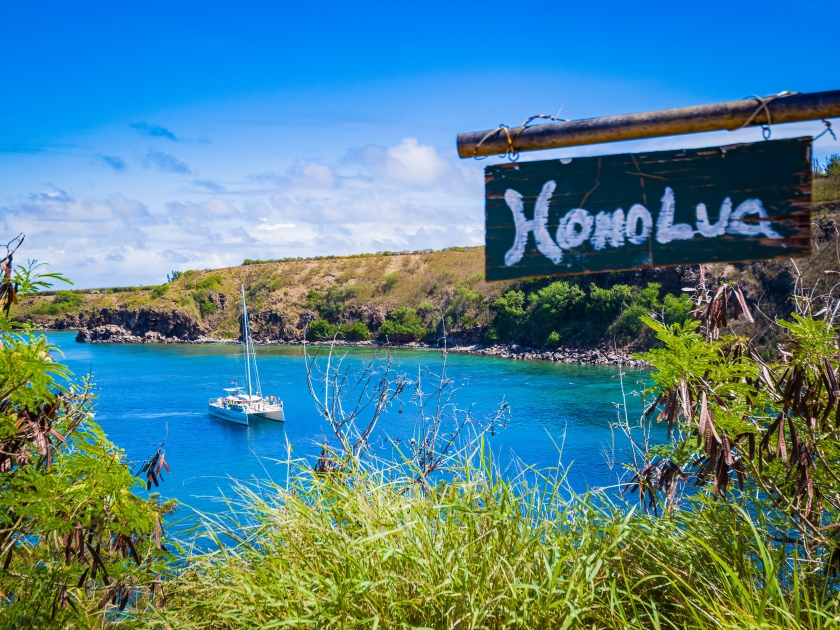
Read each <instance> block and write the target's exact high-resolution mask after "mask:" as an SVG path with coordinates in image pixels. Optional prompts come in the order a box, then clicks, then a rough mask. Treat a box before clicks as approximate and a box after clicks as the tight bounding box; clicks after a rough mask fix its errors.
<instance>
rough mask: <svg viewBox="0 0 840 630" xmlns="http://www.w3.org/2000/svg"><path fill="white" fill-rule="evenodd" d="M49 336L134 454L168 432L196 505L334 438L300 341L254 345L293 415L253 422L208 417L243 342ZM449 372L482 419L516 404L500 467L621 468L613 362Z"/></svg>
mask: <svg viewBox="0 0 840 630" xmlns="http://www.w3.org/2000/svg"><path fill="white" fill-rule="evenodd" d="M48 337H49V339H50V341H51V342H53V343H54V344H56V345H58V346H59V347H60V348H61V350H62V351H63V352H64V359H63V360H64V362H65V363H66V364H67V365H69V366H70V368H71V369H72V370H73V372H74V373H75V374H76V375H77V376H82V375H85V374H87V373H89V372H91V373H92V374H93V378H94V381H95V382H96V386H97V388H98V390H97V392H96V393H97V395H98V397H99V398H98V400H97V403H96V413H97V420H98V422H99V423H100V424H101V425H102V427H103V428H104V429H105V431H106V432H107V434H108V436H109V437H110V438H111V439H112V440H113V441H114V442H115V443H116V444H117V445H119V446H120V447H122V448H124V449H125V451H126V453H127V455H128V457H129V459H131V460H133V461H135V462H140V461H142V460H143V459H145V458H147V457H148V456H150V455H151V454H153V453H154V452H155V449H156V444H157V443H158V442H161V441H162V440H163V439H164V437H165V436H167V437H166V440H167V441H166V447H165V448H166V459H167V461H168V462H169V463H170V466H171V467H172V474H170V475H167V476H166V481H165V483H163V484H162V485H161V487H160V489H159V491H160V493H161V494H162V495H163V496H164V497H173V498H176V499H178V500H180V501H182V502H183V503H186V504H188V505H190V506H193V507H195V508H198V509H201V510H205V511H212V510H213V509H214V506H217V505H218V502H217V497H219V495H220V492H222V491H227V490H228V489H229V488H230V483H231V482H230V480H231V479H237V480H248V479H252V478H254V477H256V478H262V479H264V478H268V477H270V478H271V479H273V480H274V481H278V482H280V481H282V479H283V478H284V474H285V469H286V467H285V465H279V464H278V463H276V462H275V461H273V460H282V459H285V457H286V446H285V445H286V439H288V440H289V442H290V443H291V445H292V448H293V451H294V453H293V455H294V456H296V457H301V456H305V455H317V453H318V452H319V450H320V449H319V447H318V444H320V443H321V442H322V440H323V436H324V435H325V434H326V435H327V436H329V435H330V433H329V428H328V427H327V426H326V424H325V423H324V421H323V420H322V419H321V418H320V417H319V416H318V414H317V411H316V409H315V405H314V404H313V401H312V399H311V397H310V394H309V391H308V389H307V386H306V371H305V364H304V360H303V358H302V356H301V352H300V348H297V347H258V348H257V354H258V359H259V370H260V377H261V381H262V385H263V392H264V393H265V394H272V393H274V394H279V395H280V396H281V397H282V399H283V401H284V404H285V413H286V422H285V423H276V422H271V421H267V420H263V421H257V422H254V423H252V425H251V426H248V427H245V426H239V425H235V424H231V423H228V422H225V421H223V420H217V419H215V418H211V417H210V416H208V414H207V402H208V400H209V399H210V398H212V397H217V396H219V395H220V394H221V393H222V392H221V388H223V387H229V386H230V383H231V381H232V380H235V379H238V381H239V383H240V384H241V383H242V382H243V376H242V374H243V372H242V363H241V358H239V357H237V353H239V352H241V349H240V348H239V347H237V346H229V345H228V346H226V345H219V346H210V345H180V344H178V345H175V344H173V345H133V344H127V345H120V344H80V343H76V341H75V333H70V332H56V333H50V334H49V335H48ZM380 356H381V353H380ZM373 357H374V352H373V351H369V350H360V349H354V350H352V351H351V352H350V353H349V359H348V360H349V361H350V362H351V364H353V365H355V366H359V365H361V362H362V361H363V360H369V359H371V358H373ZM393 357H394V358H395V359H396V361H397V362H398V363H399V370H400V371H406V372H409V373H411V374H415V375H416V374H417V370H418V367H428V368H429V369H430V370H432V371H435V372H437V371H439V369H440V366H441V355H440V353H439V352H432V351H421V350H416V351H410V350H402V351H396V352H394V353H393ZM448 374H449V376H450V377H451V378H452V379H453V381H454V384H455V385H456V387H457V388H458V389H457V392H456V394H455V396H456V399H457V401H458V403H459V405H460V406H461V407H468V406H470V405H471V404H474V405H475V407H474V413H475V415H476V416H481V415H482V414H483V413H486V412H490V411H491V410H492V409H494V408H496V407H498V405H499V404H500V403H501V401H502V399H504V400H505V401H506V402H507V403H508V404H509V405H510V408H511V416H510V419H509V420H508V422H507V427H506V428H502V429H499V430H498V431H497V433H496V435H495V436H493V437H488V439H489V443H490V445H491V446H492V448H493V451H494V453H495V455H496V457H497V461H498V462H499V463H500V464H501V465H502V466H503V467H506V468H508V470H515V466H516V458H518V459H519V460H521V463H523V464H525V465H530V466H537V467H548V466H556V465H557V464H558V460H559V457H560V451H559V448H560V447H561V446H562V461H563V464H564V465H565V466H567V467H570V470H569V480H570V481H571V484H572V486H573V487H574V488H575V489H576V490H585V489H587V488H592V487H602V486H605V485H609V484H612V483H614V482H615V478H616V477H615V475H616V473H618V472H620V471H618V469H614V470H613V471H612V472H611V471H610V470H609V468H608V467H607V465H606V459H605V455H604V449H607V450H613V435H612V433H611V431H610V429H609V423H610V421H612V420H614V419H615V417H616V408H615V406H614V403H617V402H619V401H620V400H621V388H620V385H619V380H618V369H617V368H614V367H596V366H577V365H562V364H552V363H548V362H542V361H527V362H526V361H511V360H506V359H496V358H491V357H478V356H466V355H457V354H450V355H449V359H448ZM637 377H638V373H634V374H633V375H630V376H629V377H628V379H627V380H629V381H633V380H634V379H635V378H637ZM633 386H637V385H635V384H634V383H630V384H629V385H628V389H630V388H632V387H633ZM635 406H636V407H638V408H640V403H638V402H636V403H635ZM406 410H407V411H409V412H410V411H413V408H411V407H406ZM413 422H414V414H413V413H403V414H398V413H397V412H396V410H394V411H392V412H389V413H388V414H387V415H386V416H384V417H383V419H382V420H381V422H380V425H379V428H378V432H377V433H376V434H374V436H373V441H374V442H377V443H383V442H382V437H383V436H385V435H388V436H390V437H392V438H402V439H408V438H409V437H411V432H412V427H413ZM615 440H616V441H615V449H614V450H615V451H616V452H617V454H618V455H619V456H620V455H621V451H623V450H625V447H626V445H625V442H624V441H623V440H620V439H618V436H616V439H615ZM381 452H382V453H385V451H381Z"/></svg>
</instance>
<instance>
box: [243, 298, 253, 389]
mask: <svg viewBox="0 0 840 630" xmlns="http://www.w3.org/2000/svg"><path fill="white" fill-rule="evenodd" d="M241 287H242V339H243V341H244V342H245V371H246V372H247V374H248V403H249V404H250V402H251V349H250V343H249V341H250V337H251V334H250V330H251V327H250V326H249V325H248V307H247V306H245V285H244V284H243V285H241Z"/></svg>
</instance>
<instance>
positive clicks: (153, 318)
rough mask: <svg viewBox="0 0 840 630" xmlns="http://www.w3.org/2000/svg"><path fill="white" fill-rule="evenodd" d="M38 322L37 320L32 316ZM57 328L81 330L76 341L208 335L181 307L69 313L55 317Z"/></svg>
mask: <svg viewBox="0 0 840 630" xmlns="http://www.w3.org/2000/svg"><path fill="white" fill-rule="evenodd" d="M33 321H35V323H38V322H37V320H35V319H34V318H33ZM53 328H55V329H57V330H68V329H70V330H73V329H77V330H79V335H78V336H77V338H76V340H77V341H91V342H93V341H99V342H108V341H112V342H114V343H131V342H133V343H137V342H143V341H147V342H153V341H158V340H159V341H198V340H200V339H202V338H205V335H206V330H205V329H204V326H203V325H202V323H201V322H199V321H196V320H195V319H193V317H192V316H191V315H189V314H188V313H184V312H182V311H177V310H173V311H153V310H146V309H141V310H137V311H131V310H128V309H108V308H105V309H102V310H101V311H99V312H94V313H80V314H79V315H78V316H74V315H68V316H66V317H63V318H60V319H58V320H56V321H55V323H54V324H53Z"/></svg>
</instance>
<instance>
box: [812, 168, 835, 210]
mask: <svg viewBox="0 0 840 630" xmlns="http://www.w3.org/2000/svg"><path fill="white" fill-rule="evenodd" d="M812 200H813V202H814V203H816V204H821V203H831V202H833V201H838V202H840V175H829V176H827V177H815V178H814V189H813V192H812Z"/></svg>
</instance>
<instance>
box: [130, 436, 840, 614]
mask: <svg viewBox="0 0 840 630" xmlns="http://www.w3.org/2000/svg"><path fill="white" fill-rule="evenodd" d="M416 472H417V471H416V470H415V471H412V470H411V469H410V465H409V466H408V467H407V468H406V469H405V470H404V474H402V475H399V476H395V474H394V470H393V469H392V468H388V469H387V470H386V469H383V468H369V469H356V470H355V471H354V472H353V473H352V474H350V473H343V474H333V475H324V474H319V473H316V472H314V471H312V470H311V468H310V467H309V466H308V465H304V464H302V463H301V465H300V466H299V468H297V472H296V473H295V474H294V475H293V480H292V482H291V485H290V486H289V487H288V488H286V487H282V488H281V487H278V486H274V485H270V484H264V485H260V486H258V487H250V488H248V487H244V486H243V487H241V488H240V490H239V494H238V500H237V501H235V502H234V505H235V509H234V510H233V511H231V512H230V513H229V514H227V515H226V516H224V515H223V516H221V517H217V518H214V519H208V520H207V521H206V522H205V527H206V530H205V531H204V532H203V534H204V535H205V536H206V537H208V538H209V540H210V541H212V542H213V543H215V545H216V546H217V547H216V549H215V550H214V551H210V552H198V551H196V552H195V553H193V554H192V555H191V556H190V557H188V558H186V559H185V564H184V567H183V570H182V572H181V573H180V574H179V575H178V577H177V579H175V580H174V582H173V583H172V584H171V586H170V592H169V602H168V606H167V607H166V609H165V610H160V611H150V612H149V613H148V614H147V615H145V616H142V617H140V618H139V619H136V620H135V621H136V623H137V624H138V625H139V626H142V627H160V628H266V627H280V626H289V627H317V628H354V627H358V628H374V627H381V628H420V627H424V628H578V627H595V628H665V627H671V628H751V627H752V628H761V627H765V628H766V627H790V628H823V627H826V628H827V627H831V626H832V624H833V623H834V622H833V618H834V614H835V612H834V611H835V606H834V603H833V602H831V603H825V602H826V598H825V596H824V595H825V591H824V588H825V586H826V585H825V583H824V582H821V581H819V580H815V579H814V577H813V575H811V573H810V571H809V570H808V568H807V567H805V566H798V565H795V566H793V567H787V566H786V558H785V554H784V552H780V549H779V547H778V545H777V544H776V543H775V542H774V541H773V540H771V539H769V538H768V536H767V534H766V531H765V528H764V526H763V523H761V522H760V521H754V520H753V519H752V518H751V517H750V515H749V514H750V511H749V510H748V509H745V508H746V507H748V506H742V507H740V508H739V515H740V518H739V519H732V518H729V516H728V515H727V514H725V513H723V512H721V510H720V509H719V505H717V504H714V503H713V502H711V501H709V500H705V499H701V500H698V501H696V502H693V503H692V504H691V505H690V506H688V505H687V506H685V507H686V509H684V510H680V511H677V512H676V513H675V514H674V516H672V517H668V518H666V519H659V518H656V517H654V516H648V515H645V514H640V513H638V512H636V511H634V510H632V509H628V507H627V506H624V505H613V504H610V503H609V502H608V501H606V500H605V499H604V497H603V496H601V497H596V496H582V497H575V496H573V495H571V493H570V491H569V489H568V487H566V486H565V485H564V483H563V480H562V477H558V476H557V475H555V474H552V473H551V472H547V473H543V474H538V473H535V472H533V471H527V472H525V473H523V474H521V475H519V476H517V477H515V478H513V479H505V478H504V477H503V476H501V475H500V474H499V473H498V471H497V470H495V469H494V467H493V465H492V462H491V461H490V460H489V457H488V456H487V454H486V452H485V451H484V450H483V449H482V448H479V449H478V450H477V451H476V452H475V453H473V454H472V457H469V458H466V459H463V460H461V461H460V462H459V463H455V462H451V463H450V466H449V467H448V468H447V469H446V470H445V471H444V474H443V477H444V478H445V480H444V479H441V480H440V481H439V483H437V484H435V485H433V486H429V487H425V488H423V487H421V486H419V485H418V484H417V483H416ZM231 539H233V540H234V542H231ZM782 576H787V578H785V579H782Z"/></svg>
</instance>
